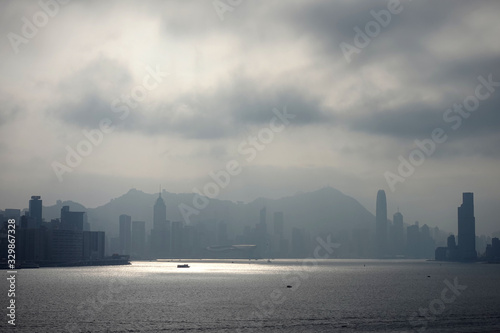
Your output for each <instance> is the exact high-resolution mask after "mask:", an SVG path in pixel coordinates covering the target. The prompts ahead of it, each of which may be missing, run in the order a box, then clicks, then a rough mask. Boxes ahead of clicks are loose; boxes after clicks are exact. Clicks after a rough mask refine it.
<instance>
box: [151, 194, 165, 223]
mask: <svg viewBox="0 0 500 333" xmlns="http://www.w3.org/2000/svg"><path fill="white" fill-rule="evenodd" d="M166 227H167V206H166V205H165V202H164V201H163V198H162V197H161V192H160V193H159V195H158V199H156V202H155V205H154V207H153V229H155V230H165V229H166Z"/></svg>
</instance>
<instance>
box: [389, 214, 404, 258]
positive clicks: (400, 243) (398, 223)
mask: <svg viewBox="0 0 500 333" xmlns="http://www.w3.org/2000/svg"><path fill="white" fill-rule="evenodd" d="M392 221H393V239H392V242H393V249H394V254H396V255H401V254H403V253H404V250H405V246H404V244H405V241H404V226H403V214H401V213H400V212H399V211H398V212H397V213H396V214H394V216H393V218H392Z"/></svg>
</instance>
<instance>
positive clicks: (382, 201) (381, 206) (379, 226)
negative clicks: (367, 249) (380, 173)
mask: <svg viewBox="0 0 500 333" xmlns="http://www.w3.org/2000/svg"><path fill="white" fill-rule="evenodd" d="M375 224H376V237H377V255H378V257H379V258H382V257H384V256H385V255H386V254H387V201H386V197H385V191H384V190H379V191H378V192H377V210H376V223H375Z"/></svg>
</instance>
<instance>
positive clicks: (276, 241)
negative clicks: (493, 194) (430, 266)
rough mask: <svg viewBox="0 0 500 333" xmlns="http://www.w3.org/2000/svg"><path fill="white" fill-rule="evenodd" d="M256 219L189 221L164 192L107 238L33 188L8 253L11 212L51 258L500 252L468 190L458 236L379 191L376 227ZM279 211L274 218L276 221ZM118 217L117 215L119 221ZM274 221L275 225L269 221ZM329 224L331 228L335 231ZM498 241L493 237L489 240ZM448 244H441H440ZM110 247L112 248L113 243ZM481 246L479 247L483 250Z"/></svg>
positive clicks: (31, 244)
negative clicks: (394, 206)
mask: <svg viewBox="0 0 500 333" xmlns="http://www.w3.org/2000/svg"><path fill="white" fill-rule="evenodd" d="M255 213H256V214H255V219H256V222H255V223H254V224H253V225H248V224H247V225H246V226H244V227H242V229H241V230H240V232H239V233H238V232H235V230H233V229H232V224H229V225H228V224H227V223H226V222H225V221H223V220H217V219H204V220H198V221H193V222H192V223H191V224H189V225H187V224H185V223H184V222H183V221H169V220H167V206H166V204H165V201H164V200H163V198H162V195H161V189H160V193H159V195H158V198H157V199H156V201H155V203H154V206H153V219H152V227H151V229H150V230H148V229H147V225H148V223H147V221H133V219H132V216H130V215H126V214H121V215H119V216H118V217H117V222H118V223H117V224H115V225H116V229H115V230H116V234H117V235H118V236H117V237H112V238H109V239H106V238H105V233H104V232H102V231H90V225H89V223H87V216H86V213H85V212H75V211H70V209H69V206H63V207H62V209H61V213H60V218H57V219H52V220H51V221H50V222H46V221H44V220H43V218H42V200H41V198H40V196H32V197H31V200H29V210H27V211H24V213H23V214H21V211H20V210H19V209H5V210H4V211H0V221H2V222H3V223H2V225H1V229H0V248H1V251H2V252H1V253H0V255H1V258H2V259H3V260H5V259H6V257H7V255H6V254H7V220H8V219H10V218H14V219H15V220H16V221H17V230H16V257H17V259H18V260H20V261H25V262H37V263H45V264H51V263H53V264H57V263H69V262H78V261H85V260H101V259H103V258H104V257H105V254H106V253H109V254H113V256H114V257H119V256H130V257H131V258H132V259H135V260H138V259H139V260H140V259H168V258H270V259H272V258H306V257H311V256H312V255H313V253H314V249H315V248H316V247H317V246H318V244H319V243H318V242H319V239H323V240H324V241H326V238H325V237H329V239H330V240H329V242H333V243H336V244H338V246H336V248H335V250H334V251H330V252H329V253H328V257H329V258H429V259H430V258H432V257H435V258H436V259H437V260H462V261H463V260H467V261H471V260H476V259H477V257H478V255H477V253H482V257H483V258H485V259H487V260H490V261H498V260H500V259H499V258H500V255H499V251H500V250H499V246H500V245H499V243H498V238H493V239H491V238H486V237H484V236H481V237H476V235H475V217H474V203H473V194H472V193H464V194H463V203H462V204H461V205H460V207H459V208H458V238H455V236H454V235H449V236H448V235H447V234H446V233H444V232H443V231H441V230H439V228H437V227H436V228H429V226H427V225H426V224H424V225H422V226H420V224H419V222H415V223H414V224H412V225H408V224H405V222H404V217H403V214H402V213H401V212H400V211H399V208H398V211H397V212H396V213H395V214H394V215H393V220H392V221H390V220H389V219H388V218H387V198H386V194H385V192H384V191H383V190H379V191H378V192H377V197H376V217H375V221H374V222H375V223H374V224H373V227H372V228H371V229H370V228H366V229H363V228H362V227H353V228H351V229H342V230H336V231H332V232H331V233H329V234H324V233H318V232H317V233H316V234H311V230H308V229H306V228H303V227H299V226H297V225H287V224H286V223H285V215H284V213H283V212H282V211H275V212H270V213H268V208H267V207H265V206H264V207H262V209H260V212H259V211H256V212H255ZM268 216H272V224H270V223H268ZM115 223H116V222H115ZM268 224H269V226H268ZM328 232H329V231H328ZM490 241H491V244H489V242H490ZM445 243H446V245H447V246H446V247H438V248H436V244H445ZM105 249H106V250H107V251H106V250H105ZM478 249H479V250H478Z"/></svg>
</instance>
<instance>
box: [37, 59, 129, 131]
mask: <svg viewBox="0 0 500 333" xmlns="http://www.w3.org/2000/svg"><path fill="white" fill-rule="evenodd" d="M130 85H131V75H130V73H129V71H128V69H127V68H125V67H124V66H122V65H120V64H119V63H118V62H116V61H113V60H111V59H107V58H102V57H101V58H98V59H96V60H94V61H92V62H91V63H89V64H88V65H87V66H85V67H84V68H82V69H80V70H78V71H77V72H75V73H72V74H70V75H69V76H67V77H66V78H65V79H63V80H62V81H61V82H60V83H59V86H58V91H59V96H58V97H59V98H58V101H57V104H55V105H53V106H52V107H51V108H50V109H48V110H47V113H48V114H49V115H52V116H55V117H57V118H60V119H61V120H63V121H64V122H66V123H69V124H72V125H76V126H78V127H84V128H89V127H90V128H92V127H96V125H97V124H98V123H99V121H100V120H101V119H103V118H105V117H114V118H116V117H117V116H116V115H113V112H112V109H111V103H112V101H113V100H115V99H116V98H120V96H121V94H124V93H126V92H127V91H128V92H129V91H130Z"/></svg>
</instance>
